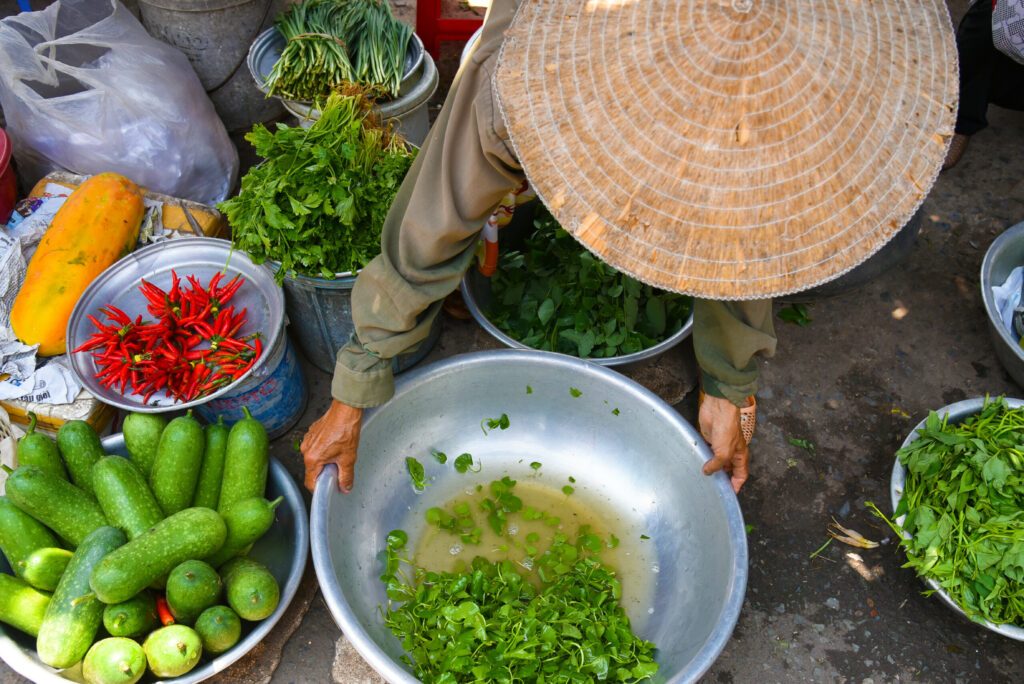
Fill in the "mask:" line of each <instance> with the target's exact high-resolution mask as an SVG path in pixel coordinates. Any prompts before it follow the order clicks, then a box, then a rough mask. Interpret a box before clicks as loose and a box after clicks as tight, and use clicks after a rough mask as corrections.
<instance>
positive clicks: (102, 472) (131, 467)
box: [92, 456, 164, 539]
mask: <svg viewBox="0 0 1024 684" xmlns="http://www.w3.org/2000/svg"><path fill="white" fill-rule="evenodd" d="M92 484H93V487H95V488H96V499H97V500H98V501H99V502H100V508H102V509H103V514H104V515H106V516H107V520H109V521H110V524H111V525H113V526H114V527H117V528H120V529H121V530H124V533H125V534H127V535H128V538H129V539H135V538H136V537H138V536H139V535H140V534H142V533H143V532H145V531H146V530H148V529H149V528H151V527H152V526H153V525H156V524H157V523H158V522H160V521H161V520H163V519H164V512H163V510H161V508H160V504H158V503H157V501H156V497H154V496H153V492H151V491H150V489H149V485H148V484H146V478H145V477H143V475H142V471H141V470H139V468H138V466H136V465H135V464H134V463H132V462H131V461H129V460H128V459H127V458H121V457H120V456H104V457H103V458H101V459H100V460H99V461H97V463H96V465H94V466H93V467H92Z"/></svg>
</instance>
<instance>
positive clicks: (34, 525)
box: [0, 496, 58, 577]
mask: <svg viewBox="0 0 1024 684" xmlns="http://www.w3.org/2000/svg"><path fill="white" fill-rule="evenodd" d="M47 546H58V544H57V538H56V537H54V536H53V534H51V533H50V530H48V529H46V526H45V525H43V524H42V523H41V522H39V521H38V520H36V519H35V518H33V517H32V516H31V515H29V514H28V513H26V512H25V511H23V510H21V509H20V508H18V507H17V506H15V505H14V502H12V501H11V500H10V499H8V498H7V497H6V496H0V551H3V554H4V556H6V557H7V562H8V563H9V564H10V566H11V569H12V570H14V573H15V574H16V575H17V576H18V577H22V570H23V569H24V563H25V560H26V559H27V558H28V557H29V556H30V555H31V554H32V552H33V551H35V550H36V549H41V548H43V547H47Z"/></svg>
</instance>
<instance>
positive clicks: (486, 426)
mask: <svg viewBox="0 0 1024 684" xmlns="http://www.w3.org/2000/svg"><path fill="white" fill-rule="evenodd" d="M510 424H511V423H510V422H509V419H508V414H505V413H502V414H501V415H500V416H499V417H497V418H484V419H483V420H482V421H480V429H481V430H483V431H484V434H485V435H486V434H487V433H488V431H490V430H495V429H501V430H507V429H508V426H509V425H510Z"/></svg>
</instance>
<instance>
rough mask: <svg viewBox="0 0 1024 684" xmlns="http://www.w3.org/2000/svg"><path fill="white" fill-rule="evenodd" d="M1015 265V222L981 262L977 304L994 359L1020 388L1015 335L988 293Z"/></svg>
mask: <svg viewBox="0 0 1024 684" xmlns="http://www.w3.org/2000/svg"><path fill="white" fill-rule="evenodd" d="M1018 266H1024V223H1018V224H1017V225H1015V226H1013V227H1012V228H1009V229H1007V230H1006V231H1004V232H1003V234H1002V235H1000V236H999V237H997V238H996V239H995V240H994V241H993V242H992V244H991V245H990V246H989V248H988V251H986V252H985V258H984V259H983V260H982V262H981V301H982V302H983V303H984V304H985V313H986V314H987V315H988V332H989V335H990V336H991V337H992V345H993V346H994V347H995V350H996V357H998V358H999V362H1000V363H1002V364H1003V368H1005V369H1006V372H1007V373H1009V374H1010V377H1012V378H1013V379H1014V381H1015V382H1016V383H1017V384H1018V385H1020V386H1021V387H1024V349H1021V347H1020V345H1019V344H1018V343H1017V337H1016V335H1014V334H1013V332H1012V331H1011V330H1008V329H1007V328H1006V326H1005V325H1004V324H1003V321H1002V319H1001V318H1000V315H999V310H998V309H997V308H996V300H995V297H994V296H993V294H992V286H993V285H995V286H999V285H1002V284H1003V283H1004V282H1006V279H1007V277H1009V275H1010V272H1011V271H1012V270H1013V269H1015V268H1017V267H1018Z"/></svg>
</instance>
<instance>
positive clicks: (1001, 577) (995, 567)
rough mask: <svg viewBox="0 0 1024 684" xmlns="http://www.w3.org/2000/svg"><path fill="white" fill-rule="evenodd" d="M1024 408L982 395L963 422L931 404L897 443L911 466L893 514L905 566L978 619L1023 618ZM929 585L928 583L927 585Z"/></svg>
mask: <svg viewBox="0 0 1024 684" xmlns="http://www.w3.org/2000/svg"><path fill="white" fill-rule="evenodd" d="M1022 444H1024V408H1010V407H1009V406H1008V405H1007V403H1006V400H1005V399H997V400H994V401H986V402H985V405H984V407H983V408H982V409H981V411H980V412H979V413H978V414H976V415H974V416H971V417H970V418H968V419H966V420H964V421H963V422H960V423H953V422H950V421H949V420H948V417H947V418H940V417H939V416H938V415H937V414H936V413H935V412H934V411H933V412H932V413H931V414H930V415H929V416H928V419H927V420H926V421H925V425H924V428H922V429H921V430H919V431H918V436H917V439H915V440H914V441H913V442H911V443H910V444H908V445H907V446H906V447H904V448H902V449H900V450H899V451H898V452H897V454H896V455H897V457H898V458H899V462H900V463H901V464H903V466H904V467H905V468H906V482H905V484H904V488H903V496H902V497H901V499H900V502H899V505H898V506H897V508H896V511H895V513H894V514H893V517H894V518H897V519H899V517H900V516H904V515H905V516H906V517H905V518H903V520H902V523H901V524H897V523H895V522H894V521H892V520H889V519H888V518H886V517H885V516H884V515H883V514H882V512H881V511H879V510H878V508H877V507H875V506H874V504H868V505H869V507H871V508H872V510H874V512H875V514H876V515H878V516H880V517H882V518H883V519H884V520H885V521H886V522H887V523H888V524H889V525H890V526H891V527H892V529H893V530H894V531H895V532H897V534H899V535H900V544H901V545H902V546H903V547H904V548H905V549H906V551H907V563H906V565H904V567H908V568H913V569H914V570H915V571H916V572H917V574H918V575H919V576H920V577H922V578H925V579H930V580H933V581H934V582H936V583H937V584H938V586H939V587H940V588H941V589H942V591H944V592H946V594H948V595H949V597H950V598H951V599H952V600H953V601H954V602H955V603H956V605H958V606H960V608H961V609H962V610H963V611H964V613H966V614H967V616H968V617H970V618H971V619H973V620H977V621H988V622H991V623H994V624H1011V625H1016V626H1017V627H1024V450H1022V448H1021V445H1022ZM928 593H931V592H928Z"/></svg>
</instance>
